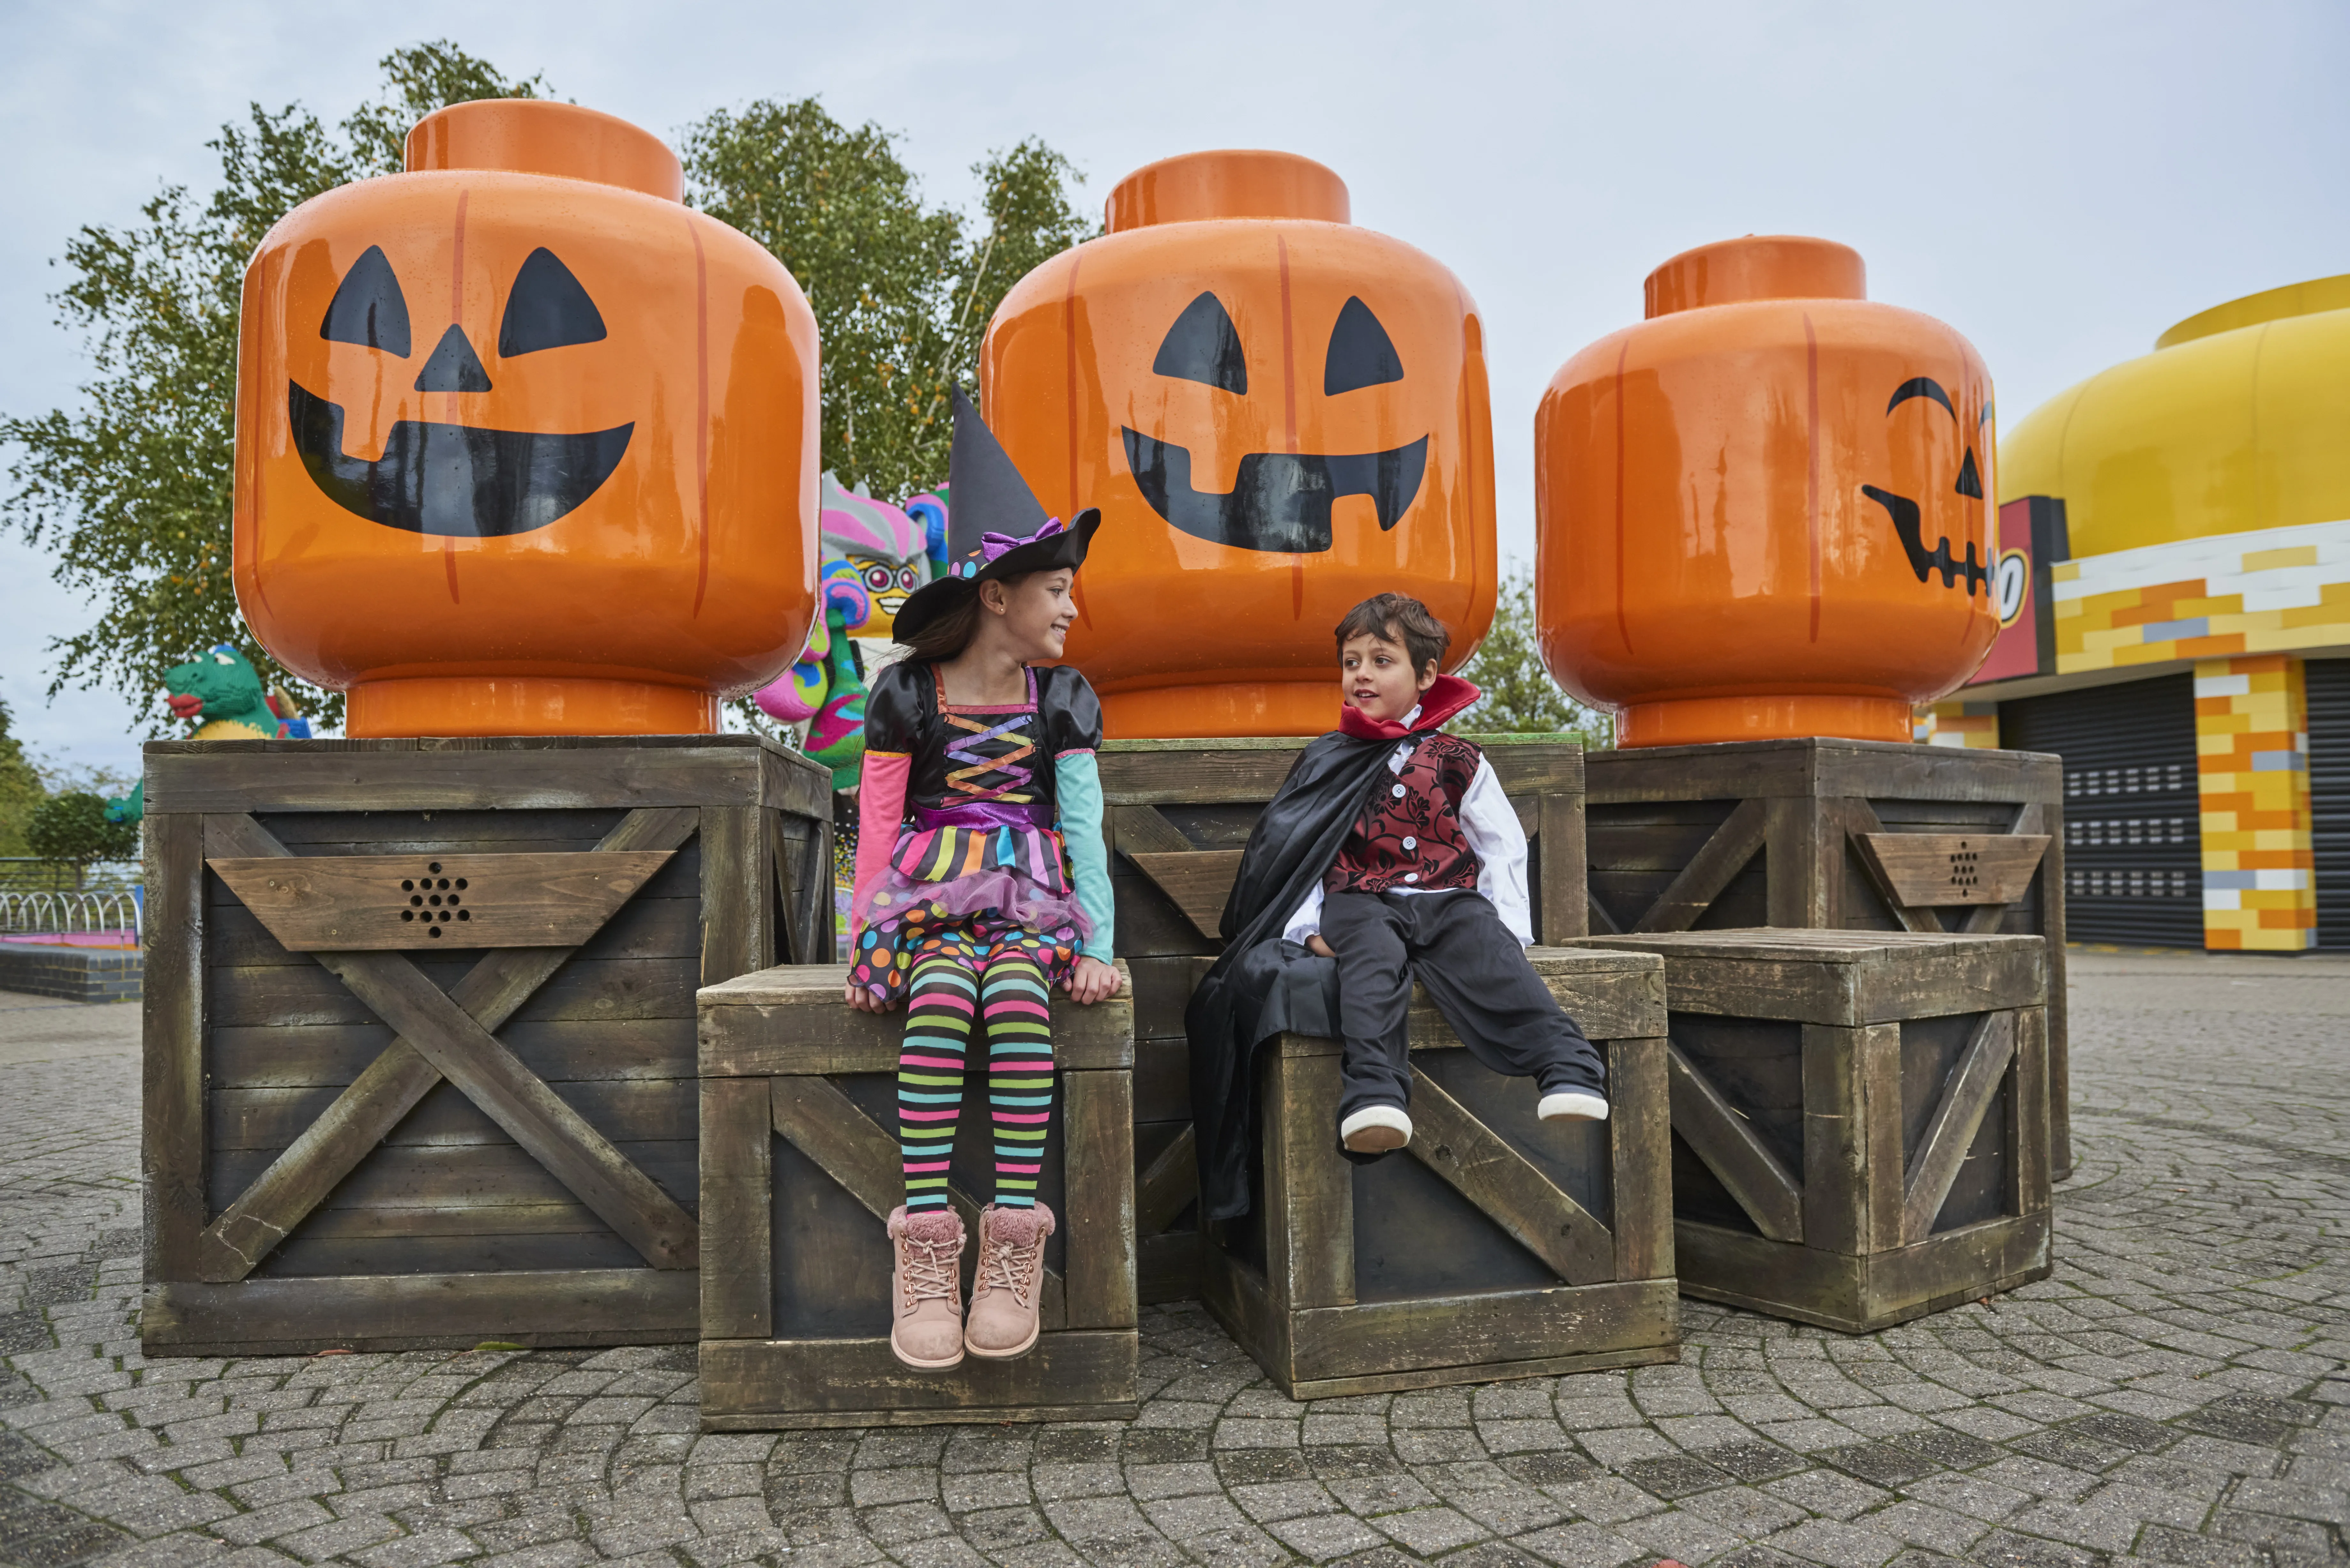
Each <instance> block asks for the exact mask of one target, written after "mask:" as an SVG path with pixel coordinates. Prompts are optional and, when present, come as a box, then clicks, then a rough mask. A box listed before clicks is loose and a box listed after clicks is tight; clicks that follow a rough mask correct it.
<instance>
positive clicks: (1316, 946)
mask: <svg viewBox="0 0 2350 1568" xmlns="http://www.w3.org/2000/svg"><path fill="white" fill-rule="evenodd" d="M1305 950H1306V951H1307V952H1309V953H1313V954H1315V955H1316V956H1318V957H1321V958H1336V957H1337V956H1338V955H1337V954H1336V953H1335V952H1333V951H1331V950H1330V944H1329V943H1328V942H1326V941H1324V940H1322V933H1321V932H1319V931H1316V932H1315V933H1314V934H1313V935H1312V936H1310V937H1308V938H1306V939H1305Z"/></svg>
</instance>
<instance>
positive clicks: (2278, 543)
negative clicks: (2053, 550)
mask: <svg viewBox="0 0 2350 1568" xmlns="http://www.w3.org/2000/svg"><path fill="white" fill-rule="evenodd" d="M2049 575H2050V586H2051V587H2052V589H2053V590H2054V592H2053V596H2052V597H2054V606H2055V615H2054V621H2055V633H2056V672H2057V673H2058V674H2060V675H2071V674H2074V673H2076V672H2079V671H2084V670H2115V669H2119V668H2122V667H2125V666H2127V665H2133V664H2158V663H2161V662H2163V661H2165V660H2168V659H2226V658H2230V657H2233V656H2235V655H2238V654H2257V653H2285V652H2291V651H2293V650H2295V649H2304V648H2322V647H2328V646H2333V645H2338V644H2342V643H2350V521H2345V522H2338V523H2309V524H2299V525H2297V526H2294V527H2291V528H2263V529H2259V530H2256V531H2253V532H2251V533H2243V534H2215V535H2206V536H2204V537H2202V538H2197V539H2180V540H2175V541H2172V542H2171V543H2169V544H2164V545H2146V546H2144V547H2142V548H2139V549H2136V550H2116V551H2113V552H2111V553H2110V554H2107V555H2103V556H2083V557H2082V558H2081V559H2079V560H2076V561H2059V562H2057V563H2056V564H2055V565H2054V566H2053V567H2052V568H2051V570H2050V574H2049Z"/></svg>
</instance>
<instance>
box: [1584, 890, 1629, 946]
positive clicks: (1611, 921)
mask: <svg viewBox="0 0 2350 1568" xmlns="http://www.w3.org/2000/svg"><path fill="white" fill-rule="evenodd" d="M1583 901H1584V903H1585V905H1586V907H1587V918H1586V920H1585V923H1584V928H1583V929H1584V934H1585V935H1586V936H1588V935H1590V934H1591V933H1592V932H1594V931H1596V932H1598V933H1600V934H1601V935H1603V936H1610V937H1613V936H1620V935H1622V934H1623V928H1622V927H1620V926H1618V925H1617V923H1616V919H1615V917H1614V916H1612V915H1610V914H1609V913H1608V912H1607V909H1604V908H1602V907H1601V905H1600V902H1599V895H1598V894H1596V893H1595V892H1593V891H1591V889H1590V887H1589V885H1588V884H1587V883H1586V886H1585V888H1584V893H1583Z"/></svg>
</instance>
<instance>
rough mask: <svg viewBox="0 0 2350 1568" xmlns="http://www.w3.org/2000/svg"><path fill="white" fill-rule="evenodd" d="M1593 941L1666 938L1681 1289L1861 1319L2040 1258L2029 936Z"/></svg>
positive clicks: (1859, 1322) (1882, 1318)
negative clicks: (1670, 1018) (1670, 1014)
mask: <svg viewBox="0 0 2350 1568" xmlns="http://www.w3.org/2000/svg"><path fill="white" fill-rule="evenodd" d="M1590 942H1591V945H1593V946H1595V947H1605V948H1607V949H1610V950H1629V949H1640V950H1647V951H1651V952H1657V953H1661V954H1662V955H1663V956H1664V961H1665V992H1666V995H1667V997H1668V999H1669V1003H1670V1007H1671V1011H1672V1025H1671V1028H1672V1044H1671V1049H1670V1054H1669V1064H1670V1071H1671V1075H1672V1125H1673V1139H1672V1143H1673V1233H1674V1240H1675V1250H1676V1251H1677V1253H1678V1255H1679V1260H1680V1276H1681V1289H1682V1290H1683V1291H1685V1292H1687V1293H1689V1294H1690V1295H1695V1296H1702V1297H1704V1298H1706V1299H1707V1300H1709V1301H1720V1302H1728V1303H1731V1304H1733V1305H1737V1306H1743V1307H1752V1308H1753V1309H1754V1310H1755V1311H1757V1312H1766V1313H1771V1314H1775V1315H1777V1316H1780V1317H1790V1318H1794V1319H1796V1320H1797V1321H1798V1322H1802V1323H1812V1324H1820V1325H1821V1326H1822V1327H1825V1328H1835V1329H1841V1330H1843V1331H1845V1332H1846V1333H1847V1334H1861V1333H1866V1332H1868V1331H1870V1330H1873V1329H1878V1328H1883V1327H1885V1326H1886V1325H1887V1324H1896V1323H1901V1322H1905V1321H1907V1320H1908V1319H1910V1318H1913V1317H1919V1316H1922V1315H1923V1314H1927V1313H1929V1312H1938V1311H1939V1310H1941V1309H1942V1308H1944V1307H1948V1306H1954V1305H1956V1304H1958V1303H1960V1302H1965V1301H1972V1300H1974V1299H1976V1298H1977V1297H1979V1296H1985V1295H1989V1294H1991V1293H1992V1292H1994V1291H2004V1290H2012V1289H2013V1288H2014V1287H2015V1286H2017V1285H2020V1284H2022V1283H2023V1282H2025V1281H2027V1280H2037V1279H2042V1278H2044V1277H2045V1276H2046V1275H2047V1273H2048V1270H2049V1196H2048V1184H2049V1164H2048V1055H2047V1010H2046V1006H2045V1001H2044V999H2045V998H2046V996H2047V983H2048V981H2047V958H2046V954H2047V948H2046V944H2045V943H2043V942H2042V941H2040V940H2036V939H2033V938H2028V937H2013V936H2001V937H1992V936H1963V935H1943V936H1933V935H1924V934H1919V933H1913V932H1882V933H1879V932H1860V931H1813V930H1743V931H1685V932H1680V933H1678V934H1672V935H1659V936H1650V937H1598V938H1593V939H1590Z"/></svg>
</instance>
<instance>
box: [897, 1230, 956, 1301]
mask: <svg viewBox="0 0 2350 1568" xmlns="http://www.w3.org/2000/svg"><path fill="white" fill-rule="evenodd" d="M903 1240H904V1242H905V1248H906V1261H905V1263H904V1265H903V1266H902V1267H901V1268H900V1269H899V1272H898V1274H899V1282H900V1284H901V1286H902V1287H903V1289H904V1292H905V1296H906V1305H907V1306H909V1307H911V1306H913V1305H914V1304H915V1303H918V1302H925V1301H952V1300H953V1299H954V1293H955V1284H956V1278H955V1276H956V1275H957V1273H958V1272H960V1268H959V1265H960V1264H961V1263H962V1248H961V1247H959V1246H956V1245H955V1244H954V1243H952V1242H951V1241H916V1240H915V1239H914V1238H912V1237H911V1236H908V1237H905V1238H903Z"/></svg>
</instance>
